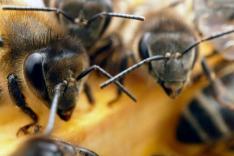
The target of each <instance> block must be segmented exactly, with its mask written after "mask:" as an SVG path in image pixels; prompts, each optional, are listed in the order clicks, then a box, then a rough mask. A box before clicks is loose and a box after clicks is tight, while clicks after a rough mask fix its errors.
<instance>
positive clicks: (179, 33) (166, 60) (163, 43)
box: [101, 3, 234, 106]
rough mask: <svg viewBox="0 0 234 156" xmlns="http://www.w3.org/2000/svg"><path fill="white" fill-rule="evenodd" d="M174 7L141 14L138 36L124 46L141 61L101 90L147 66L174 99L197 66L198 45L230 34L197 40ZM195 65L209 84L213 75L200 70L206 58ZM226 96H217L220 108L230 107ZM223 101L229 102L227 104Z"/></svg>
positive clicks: (169, 6)
mask: <svg viewBox="0 0 234 156" xmlns="http://www.w3.org/2000/svg"><path fill="white" fill-rule="evenodd" d="M175 4H176V3H172V4H169V5H168V6H166V7H164V8H163V9H159V10H158V11H156V12H155V11H152V12H146V14H143V15H144V16H145V17H146V22H145V23H144V24H142V25H141V26H140V27H138V28H137V29H136V30H135V31H134V32H135V34H138V36H134V38H133V39H131V40H130V42H129V43H128V44H127V45H132V44H134V43H136V46H135V47H137V48H138V53H139V59H140V60H141V61H140V62H138V63H136V64H134V65H133V66H131V67H129V68H128V69H126V70H124V71H122V72H121V73H119V74H117V75H116V76H114V77H112V78H111V79H109V80H108V81H106V82H104V83H103V84H102V85H101V88H104V87H106V86H107V85H109V84H110V83H112V82H114V81H115V80H119V79H120V78H122V77H123V76H125V75H126V74H128V73H129V72H132V71H133V70H135V69H137V68H139V67H141V66H142V65H144V64H147V67H148V69H149V74H150V75H151V76H152V77H153V78H154V79H155V80H156V81H157V82H158V83H159V84H160V86H161V87H162V88H163V89H164V91H165V92H166V94H167V95H169V96H170V97H172V98H175V97H177V96H178V95H179V94H180V92H181V91H182V90H183V88H184V86H185V85H186V84H187V83H188V82H189V80H190V77H191V71H192V70H193V68H194V65H195V63H196V62H198V52H199V51H198V48H197V47H198V45H200V44H201V43H203V42H206V41H209V40H213V39H215V38H218V37H222V36H225V35H227V34H230V33H233V32H234V30H233V29H231V30H228V31H225V32H221V33H217V34H215V35H211V36H209V37H207V38H203V39H199V36H198V35H197V32H196V31H195V28H193V27H191V26H189V25H188V24H187V23H186V22H185V21H183V20H182V18H180V16H179V15H177V13H176V10H175V9H174V8H175V6H177V5H175ZM151 5H152V4H151ZM152 6H154V5H152ZM199 62H201V64H202V67H203V71H204V73H206V75H207V77H208V78H209V80H210V81H211V79H210V77H213V75H210V72H209V70H210V69H209V67H208V66H204V64H206V58H205V57H201V61H199ZM222 91H225V90H222ZM220 92H221V91H220ZM226 93H227V92H226V91H225V93H222V94H221V95H223V96H219V97H218V98H220V101H222V103H223V104H225V105H227V106H230V105H229V104H230V103H229V102H230V101H233V98H232V97H230V95H229V94H226ZM225 99H229V100H230V101H229V102H227V100H225Z"/></svg>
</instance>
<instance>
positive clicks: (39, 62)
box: [0, 0, 127, 134]
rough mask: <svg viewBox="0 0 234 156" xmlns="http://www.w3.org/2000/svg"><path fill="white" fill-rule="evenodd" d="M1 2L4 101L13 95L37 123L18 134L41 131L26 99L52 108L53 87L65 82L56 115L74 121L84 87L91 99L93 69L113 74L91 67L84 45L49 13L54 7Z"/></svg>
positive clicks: (15, 101)
mask: <svg viewBox="0 0 234 156" xmlns="http://www.w3.org/2000/svg"><path fill="white" fill-rule="evenodd" d="M0 4H1V6H0V8H1V10H0V38H1V44H0V45H1V47H0V51H1V57H0V62H1V67H0V68H1V77H2V78H3V81H4V82H3V83H2V84H1V88H2V97H7V96H9V97H10V99H11V102H12V103H14V104H16V105H17V106H18V107H19V108H20V109H21V110H22V111H23V112H24V113H25V114H27V115H28V116H29V117H30V118H31V119H32V120H33V122H32V123H30V124H27V125H25V126H23V127H22V128H20V130H19V131H18V133H17V134H20V133H21V132H23V133H29V129H30V127H33V128H34V131H35V132H37V131H38V130H39V129H40V126H39V125H38V124H37V123H38V116H37V114H36V113H35V112H34V111H33V110H32V109H31V108H30V106H29V105H28V104H27V101H28V100H30V99H36V101H39V102H42V103H44V104H46V105H47V106H48V107H50V106H51V105H50V103H51V100H52V97H53V93H54V87H55V86H56V85H57V84H58V83H61V82H63V81H66V82H67V85H66V88H65V90H64V92H63V94H62V96H61V100H60V102H59V104H58V110H57V114H58V115H59V117H60V118H61V119H62V120H64V121H67V120H69V119H70V118H71V115H72V112H73V111H74V108H75V105H76V102H77V101H78V99H79V93H80V92H81V91H82V88H83V86H84V91H85V93H86V95H87V96H88V97H89V95H90V93H89V92H88V89H85V88H86V87H87V86H86V84H85V83H86V76H87V75H88V74H89V73H90V72H92V71H94V70H97V71H99V72H100V73H101V74H104V75H105V76H107V77H111V75H110V74H109V73H107V72H106V71H105V70H103V69H102V68H100V67H99V66H97V65H93V66H89V57H88V55H87V53H86V50H85V48H84V47H83V45H82V44H81V43H80V42H79V40H78V39H77V38H75V37H72V36H70V35H69V34H68V33H67V31H66V30H65V29H64V28H63V27H62V26H61V25H60V24H59V23H58V21H57V19H55V18H54V16H53V13H48V12H47V11H48V10H50V9H49V8H37V9H36V8H33V7H29V6H27V4H24V3H23V2H18V1H10V0H9V1H5V0H3V1H0ZM12 5H14V6H12ZM25 7H26V8H25ZM41 10H42V11H41ZM52 10H53V9H52ZM43 11H46V12H43ZM63 14H64V16H66V14H65V13H63ZM68 18H69V17H68ZM117 83H118V85H119V86H120V87H121V88H122V89H123V90H125V89H124V87H123V86H122V85H121V84H120V83H119V82H117ZM125 91H126V90H125ZM126 92H127V91H126ZM25 95H27V96H25ZM89 99H90V97H89Z"/></svg>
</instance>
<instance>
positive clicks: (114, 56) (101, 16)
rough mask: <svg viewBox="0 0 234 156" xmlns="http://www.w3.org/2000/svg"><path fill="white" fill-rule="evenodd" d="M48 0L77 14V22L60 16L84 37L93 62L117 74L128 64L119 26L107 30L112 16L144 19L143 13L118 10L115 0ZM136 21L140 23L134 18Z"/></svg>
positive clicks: (74, 33) (66, 24)
mask: <svg viewBox="0 0 234 156" xmlns="http://www.w3.org/2000/svg"><path fill="white" fill-rule="evenodd" d="M119 3H120V2H119ZM45 4H46V6H47V7H51V8H57V9H59V10H63V11H64V12H66V13H67V15H69V16H70V17H72V18H74V19H75V18H76V22H75V23H74V22H70V21H69V20H68V19H67V18H64V16H61V15H60V16H56V18H57V19H58V21H59V23H61V24H62V25H63V26H64V27H65V28H66V29H67V30H68V32H69V33H70V35H72V36H75V37H78V38H79V39H80V40H81V43H82V44H83V45H84V47H85V48H86V50H87V52H88V55H89V57H90V64H91V65H93V64H97V65H99V66H100V67H102V68H104V69H105V70H107V71H108V72H110V73H111V74H117V73H118V72H120V71H122V70H124V69H126V68H127V65H128V61H129V58H128V56H127V55H125V54H123V53H121V51H122V50H121V49H119V47H122V41H121V38H119V37H118V35H116V32H117V31H118V30H113V31H114V32H113V31H111V30H110V31H109V32H108V33H106V32H107V30H109V28H110V25H111V23H112V17H121V18H128V19H130V20H144V18H143V17H141V16H136V15H134V16H133V15H128V14H120V13H114V12H113V10H114V2H112V1H111V0H45ZM115 4H116V3H115ZM120 23H121V22H120ZM121 24H122V23H121ZM134 24H137V23H136V22H134ZM117 49H118V50H117ZM120 82H121V83H123V80H122V79H121V80H120ZM121 93H122V92H121V91H120V90H119V89H118V90H117V96H116V97H115V98H114V99H113V100H111V101H110V102H109V103H110V104H111V103H114V102H116V101H118V99H119V98H120V96H121Z"/></svg>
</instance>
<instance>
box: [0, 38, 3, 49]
mask: <svg viewBox="0 0 234 156" xmlns="http://www.w3.org/2000/svg"><path fill="white" fill-rule="evenodd" d="M3 45H4V44H3V39H2V37H1V36H0V47H3Z"/></svg>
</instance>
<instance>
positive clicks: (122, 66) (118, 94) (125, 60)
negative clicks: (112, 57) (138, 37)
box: [108, 55, 130, 106]
mask: <svg viewBox="0 0 234 156" xmlns="http://www.w3.org/2000/svg"><path fill="white" fill-rule="evenodd" d="M129 57H130V55H129V56H124V57H123V58H122V59H121V61H120V64H119V71H118V72H122V71H123V70H125V69H126V68H127V67H128V61H129ZM124 80H125V77H122V78H120V79H119V82H120V83H121V84H123V85H124ZM121 95H122V92H121V90H120V89H119V88H117V92H116V97H115V98H114V99H112V100H111V101H109V102H108V105H109V106H111V105H112V104H114V103H116V102H117V101H118V100H119V99H120V98H121Z"/></svg>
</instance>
